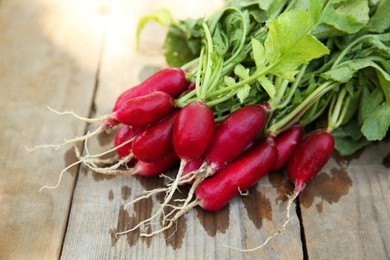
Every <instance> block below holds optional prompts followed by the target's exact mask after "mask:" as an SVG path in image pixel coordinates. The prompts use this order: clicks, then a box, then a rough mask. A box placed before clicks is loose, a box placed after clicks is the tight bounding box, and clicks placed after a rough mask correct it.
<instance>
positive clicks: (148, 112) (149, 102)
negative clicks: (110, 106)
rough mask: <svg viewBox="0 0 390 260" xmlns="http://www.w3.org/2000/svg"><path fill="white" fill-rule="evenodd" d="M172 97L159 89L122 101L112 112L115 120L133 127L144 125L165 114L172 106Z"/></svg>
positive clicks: (155, 120)
mask: <svg viewBox="0 0 390 260" xmlns="http://www.w3.org/2000/svg"><path fill="white" fill-rule="evenodd" d="M174 104H175V102H174V99H173V98H172V97H171V96H170V95H168V94H166V93H164V92H161V91H156V92H153V93H151V94H148V95H145V96H141V97H136V98H133V99H130V100H128V101H126V102H124V103H123V104H122V105H121V106H119V107H118V108H117V109H116V110H115V112H114V113H113V117H114V119H115V120H117V121H119V122H121V123H122V124H125V125H129V126H133V127H145V126H147V125H149V124H152V123H154V122H157V121H158V120H160V119H162V118H164V117H165V116H167V115H168V114H169V113H170V112H171V111H172V109H173V107H174Z"/></svg>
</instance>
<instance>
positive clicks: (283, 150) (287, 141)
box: [271, 125, 303, 171]
mask: <svg viewBox="0 0 390 260" xmlns="http://www.w3.org/2000/svg"><path fill="white" fill-rule="evenodd" d="M302 135H303V127H302V126H301V125H293V126H291V127H290V128H289V129H287V130H286V131H284V132H282V133H280V134H278V135H277V136H276V138H275V144H276V148H277V149H278V160H277V161H276V162H275V164H274V166H273V167H272V169H271V170H272V171H278V170H281V169H283V168H284V167H285V166H286V164H287V161H288V159H289V157H290V155H291V154H292V153H293V151H294V149H295V148H296V147H297V145H298V143H299V141H300V140H301V138H302Z"/></svg>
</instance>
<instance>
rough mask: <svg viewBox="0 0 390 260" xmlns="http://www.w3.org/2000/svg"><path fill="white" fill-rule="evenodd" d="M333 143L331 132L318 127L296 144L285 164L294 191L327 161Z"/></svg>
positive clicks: (298, 189)
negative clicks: (293, 185)
mask: <svg viewBox="0 0 390 260" xmlns="http://www.w3.org/2000/svg"><path fill="white" fill-rule="evenodd" d="M334 144H335V141H334V138H333V136H332V134H331V133H330V132H329V131H327V130H323V129H319V130H315V131H312V132H310V133H309V134H308V135H307V136H306V137H305V138H304V139H303V140H302V142H301V143H300V144H299V145H298V146H297V148H296V150H295V151H294V153H293V154H292V155H291V157H290V159H289V161H288V165H287V174H288V177H289V179H290V181H291V182H293V183H294V184H295V189H296V192H298V193H299V192H300V191H301V189H302V188H303V186H305V185H306V184H307V183H308V182H309V181H310V180H311V179H312V178H313V177H314V176H315V175H316V174H317V173H319V172H320V170H321V169H322V167H324V165H325V164H326V163H327V162H328V160H329V158H330V157H331V155H332V152H333V148H334Z"/></svg>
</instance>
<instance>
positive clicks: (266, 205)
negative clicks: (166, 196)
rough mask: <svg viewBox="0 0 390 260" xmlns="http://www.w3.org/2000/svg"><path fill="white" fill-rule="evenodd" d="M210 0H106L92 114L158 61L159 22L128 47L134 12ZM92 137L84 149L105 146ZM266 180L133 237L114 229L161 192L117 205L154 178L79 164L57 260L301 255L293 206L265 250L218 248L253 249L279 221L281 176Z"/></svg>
mask: <svg viewBox="0 0 390 260" xmlns="http://www.w3.org/2000/svg"><path fill="white" fill-rule="evenodd" d="M183 2H185V4H184V3H183ZM217 2H218V3H219V4H221V1H197V2H196V4H194V3H192V1H167V2H157V3H156V2H154V1H143V2H142V3H141V2H137V3H136V2H129V1H124V0H115V1H113V3H112V8H111V10H110V21H109V23H108V24H109V26H108V31H107V38H106V47H105V50H104V54H103V59H102V61H103V62H102V65H101V70H100V75H99V86H98V92H97V97H96V100H95V104H96V111H97V114H103V113H105V112H107V111H109V109H110V103H112V102H113V100H115V97H116V96H117V95H118V94H119V93H120V92H121V91H123V89H124V88H126V87H128V86H132V85H135V84H137V83H139V82H140V81H141V80H142V79H144V78H145V77H146V76H147V75H150V74H151V73H152V72H154V71H156V70H157V69H158V68H161V67H164V66H166V65H165V63H164V59H163V55H162V51H161V45H162V41H163V38H164V37H163V35H164V33H165V31H164V29H162V28H161V27H159V26H157V25H154V24H148V26H147V28H146V29H145V32H144V33H143V34H142V45H141V50H140V51H138V52H137V51H135V50H134V36H133V35H134V32H135V24H136V22H137V20H138V19H139V17H140V16H141V15H144V14H147V13H149V12H151V11H152V10H153V8H155V7H157V6H159V5H161V4H163V5H164V6H167V7H168V8H169V9H170V10H172V11H173V15H174V16H175V17H178V16H179V17H187V16H188V15H192V16H194V17H197V16H199V15H202V13H204V12H205V10H208V11H209V12H212V11H213V10H215V9H212V8H211V7H212V5H214V4H215V3H217ZM187 3H188V4H187ZM123 24H125V25H126V26H123ZM155 50H157V51H155ZM109 100H111V102H109ZM98 140H100V142H99V141H93V140H91V142H90V143H89V150H90V151H91V152H92V151H94V152H98V151H102V150H105V149H108V148H109V147H110V146H111V145H112V144H111V142H108V141H107V140H112V136H104V135H102V136H101V137H100V138H99V139H98ZM272 181H273V182H271V181H270V180H269V179H268V178H265V179H264V180H263V181H262V182H260V184H259V185H258V186H257V188H254V189H252V190H251V193H250V196H249V197H245V198H243V199H241V198H237V199H235V200H233V201H232V202H231V203H230V205H229V206H228V207H226V208H225V209H224V210H222V211H221V212H219V213H217V214H212V213H206V212H204V211H202V210H200V209H193V210H191V211H190V212H188V214H186V215H185V216H183V217H182V218H181V219H179V221H178V223H177V229H176V230H175V228H172V229H170V230H168V232H165V233H164V234H160V235H157V236H155V237H153V238H146V239H145V238H139V232H138V231H135V232H133V233H130V234H128V235H123V236H121V237H120V238H119V240H117V239H116V238H115V237H114V234H115V233H116V232H118V231H123V230H125V229H126V228H129V227H132V226H134V225H136V224H137V223H138V222H139V221H140V220H142V219H145V218H147V217H148V216H150V215H151V214H152V212H155V211H156V210H157V209H158V207H159V205H160V203H161V197H157V198H151V199H147V200H145V201H142V202H140V203H138V204H136V205H134V208H130V209H129V210H125V209H124V208H123V207H124V205H125V203H127V202H129V201H131V200H132V199H134V198H135V197H136V196H138V195H140V194H142V192H143V191H144V190H145V189H147V190H149V189H153V188H155V187H159V186H161V185H162V180H161V179H159V178H154V179H146V178H140V177H133V176H129V177H115V178H112V177H102V176H101V175H98V174H94V173H92V172H91V171H88V170H86V169H85V168H83V170H82V172H81V173H80V176H79V179H78V182H77V185H76V189H75V193H74V198H73V204H72V210H71V215H70V219H69V226H68V230H67V233H66V237H65V241H64V248H63V253H62V258H63V259H84V258H88V259H178V258H180V259H183V258H184V259H259V258H262V259H275V258H278V259H302V257H303V255H302V245H301V239H300V227H299V221H298V218H297V216H296V214H295V213H294V211H292V212H293V217H292V221H291V225H290V226H289V229H288V230H287V231H286V232H285V233H284V235H283V236H281V237H280V238H278V239H276V240H274V241H272V242H271V243H270V244H269V247H267V248H266V249H265V250H263V251H256V252H253V253H241V252H238V251H236V250H230V249H228V248H226V246H235V247H240V248H247V247H255V246H257V245H259V244H261V242H262V241H264V239H265V238H266V237H267V236H268V235H270V234H272V233H273V232H275V231H276V230H277V229H278V228H279V226H280V225H281V224H282V223H283V220H284V214H285V213H284V212H285V201H283V199H282V198H281V199H279V200H278V199H276V198H277V197H278V196H279V191H280V190H285V189H288V188H286V187H285V185H286V183H285V182H284V178H283V177H282V178H279V177H277V176H274V178H273V180H272ZM275 187H278V188H279V189H275ZM183 195H185V192H184V191H183ZM172 234H173V235H172ZM171 235H172V236H171Z"/></svg>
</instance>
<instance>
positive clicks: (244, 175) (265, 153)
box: [132, 138, 278, 237]
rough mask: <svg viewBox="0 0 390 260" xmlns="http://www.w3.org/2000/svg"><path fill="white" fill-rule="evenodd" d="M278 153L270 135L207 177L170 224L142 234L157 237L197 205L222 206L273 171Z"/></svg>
mask: <svg viewBox="0 0 390 260" xmlns="http://www.w3.org/2000/svg"><path fill="white" fill-rule="evenodd" d="M277 156H278V153H277V150H276V147H275V144H274V142H273V140H272V138H267V139H266V140H265V141H264V142H261V143H260V144H259V145H258V146H256V147H255V148H253V149H251V150H250V151H248V152H246V153H245V154H243V155H241V156H240V157H238V158H237V159H236V160H234V161H232V162H231V163H230V164H229V165H228V166H227V167H226V168H224V169H222V170H221V171H220V172H218V173H216V174H215V175H213V176H212V177H210V178H208V179H206V180H204V181H203V182H202V183H201V184H200V185H199V186H198V187H197V189H196V199H195V200H194V201H193V202H191V203H190V204H188V205H185V206H183V207H180V209H179V210H178V211H176V213H175V215H174V216H173V217H172V218H170V219H169V220H168V221H169V223H168V224H167V225H166V226H164V227H162V228H161V229H160V230H157V231H154V232H151V233H142V234H141V236H147V237H149V236H153V235H155V234H157V233H160V232H162V231H164V230H166V229H168V228H170V227H171V226H172V225H173V224H174V223H175V221H176V220H177V219H178V218H179V217H181V216H182V215H183V214H185V213H186V212H187V211H188V210H190V209H191V208H193V207H195V206H197V205H199V206H200V207H201V208H203V209H205V210H207V211H218V210H220V209H222V208H223V207H224V206H225V205H226V204H227V203H229V201H230V200H231V199H232V198H234V197H235V196H237V195H239V194H240V193H241V191H243V190H247V189H249V188H250V187H252V186H253V185H255V184H256V183H257V181H258V180H259V179H261V178H262V177H263V176H265V175H266V174H267V173H268V172H269V171H270V170H271V167H272V165H273V163H274V162H275V161H276V159H277ZM170 215H171V214H170ZM132 230H134V229H132Z"/></svg>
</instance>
